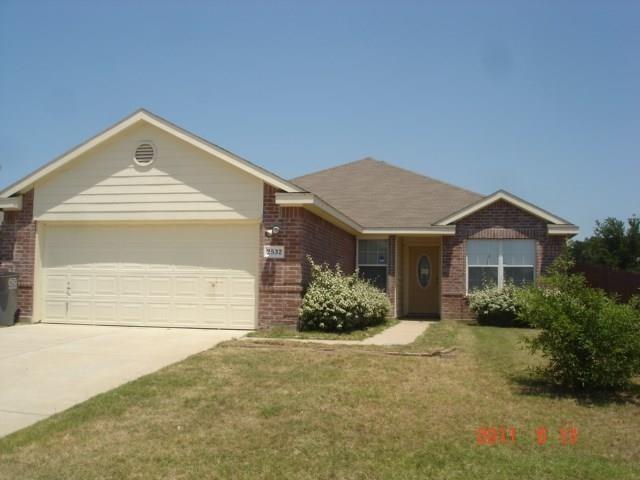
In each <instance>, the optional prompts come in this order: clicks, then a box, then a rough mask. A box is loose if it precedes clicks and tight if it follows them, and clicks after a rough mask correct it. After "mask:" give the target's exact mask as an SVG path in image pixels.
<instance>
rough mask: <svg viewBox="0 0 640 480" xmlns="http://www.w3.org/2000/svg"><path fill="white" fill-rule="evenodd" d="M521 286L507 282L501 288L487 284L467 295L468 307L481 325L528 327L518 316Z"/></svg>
mask: <svg viewBox="0 0 640 480" xmlns="http://www.w3.org/2000/svg"><path fill="white" fill-rule="evenodd" d="M521 296H522V288H520V287H516V286H515V285H513V284H507V285H505V286H504V287H502V288H499V287H497V286H495V285H489V286H486V287H484V288H482V289H481V290H476V291H475V292H473V293H471V294H470V295H469V308H470V309H471V311H472V312H473V313H474V314H475V315H476V317H477V319H478V323H479V324H481V325H494V326H498V327H528V326H529V324H528V323H527V322H526V321H524V320H523V319H522V318H520V317H519V316H518V313H519V311H520V305H519V304H520V297H521Z"/></svg>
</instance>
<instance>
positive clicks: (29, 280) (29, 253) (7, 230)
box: [0, 190, 36, 320]
mask: <svg viewBox="0 0 640 480" xmlns="http://www.w3.org/2000/svg"><path fill="white" fill-rule="evenodd" d="M35 249H36V224H35V223H34V221H33V190H30V191H29V192H27V193H26V194H24V196H23V197H22V210H18V211H10V212H5V213H4V221H3V222H2V225H1V226H0V268H1V269H3V270H10V271H12V272H17V273H18V274H19V277H18V308H19V310H20V311H19V314H20V317H21V318H22V319H27V320H28V319H30V318H31V316H32V314H33V265H34V259H35Z"/></svg>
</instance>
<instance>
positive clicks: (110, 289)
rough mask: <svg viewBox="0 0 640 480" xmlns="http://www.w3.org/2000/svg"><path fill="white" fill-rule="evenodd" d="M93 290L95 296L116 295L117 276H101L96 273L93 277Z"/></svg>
mask: <svg viewBox="0 0 640 480" xmlns="http://www.w3.org/2000/svg"><path fill="white" fill-rule="evenodd" d="M94 282H95V290H94V293H95V295H97V296H117V295H118V278H117V277H116V276H109V277H107V276H102V275H97V276H96V277H95V280H94Z"/></svg>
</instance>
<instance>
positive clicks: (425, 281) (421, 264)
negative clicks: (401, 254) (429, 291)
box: [418, 255, 431, 288]
mask: <svg viewBox="0 0 640 480" xmlns="http://www.w3.org/2000/svg"><path fill="white" fill-rule="evenodd" d="M430 279H431V263H430V262H429V257H427V256H426V255H423V256H421V257H420V258H419V259H418V283H419V284H420V286H421V287H422V288H427V286H428V285H429V280H430Z"/></svg>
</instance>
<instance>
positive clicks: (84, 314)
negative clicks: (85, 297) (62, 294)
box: [67, 300, 92, 322]
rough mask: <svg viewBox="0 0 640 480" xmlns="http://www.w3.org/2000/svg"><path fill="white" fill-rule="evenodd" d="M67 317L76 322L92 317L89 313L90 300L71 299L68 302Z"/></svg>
mask: <svg viewBox="0 0 640 480" xmlns="http://www.w3.org/2000/svg"><path fill="white" fill-rule="evenodd" d="M67 318H68V319H69V320H72V321H75V322H78V321H83V320H86V319H87V318H89V319H90V318H92V315H91V302H89V301H81V300H72V301H70V302H69V309H68V312H67Z"/></svg>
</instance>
